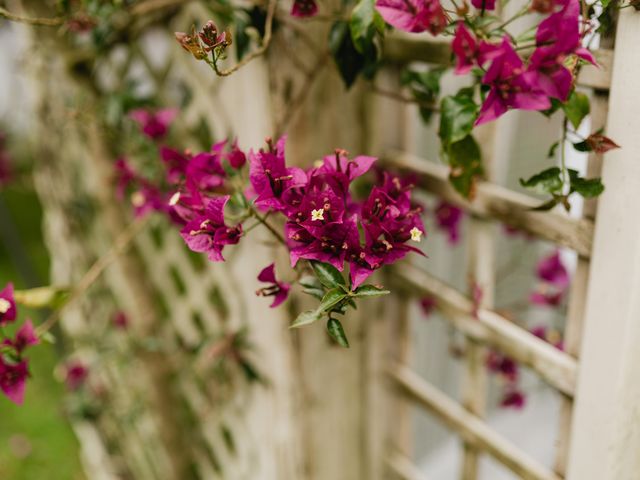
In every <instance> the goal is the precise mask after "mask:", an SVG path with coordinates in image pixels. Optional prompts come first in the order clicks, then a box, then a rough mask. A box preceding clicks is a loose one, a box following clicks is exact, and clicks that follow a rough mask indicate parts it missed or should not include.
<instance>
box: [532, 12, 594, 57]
mask: <svg viewBox="0 0 640 480" xmlns="http://www.w3.org/2000/svg"><path fill="white" fill-rule="evenodd" d="M580 41H581V40H580V1H579V0H567V1H566V3H564V5H563V7H562V9H561V10H560V11H558V12H556V13H554V14H552V15H550V16H549V17H547V18H546V19H545V20H543V21H542V22H541V23H540V25H539V26H538V29H537V31H536V45H537V49H536V51H543V52H545V55H548V54H551V53H554V54H555V55H557V56H566V55H571V54H575V55H577V56H578V57H580V58H582V59H583V60H586V61H587V62H589V63H592V64H594V65H595V64H596V61H595V59H594V58H593V55H592V54H591V52H589V50H587V49H586V48H584V47H583V46H582V45H581V43H580ZM562 58H564V57H560V60H561V59H562Z"/></svg>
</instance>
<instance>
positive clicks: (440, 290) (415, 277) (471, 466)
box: [385, 35, 613, 480]
mask: <svg viewBox="0 0 640 480" xmlns="http://www.w3.org/2000/svg"><path fill="white" fill-rule="evenodd" d="M604 46H605V47H608V48H610V47H611V43H610V42H607V41H606V40H605V41H604ZM449 48H450V47H449V46H448V45H446V44H443V43H436V42H431V41H429V40H424V39H420V40H416V39H415V37H410V36H407V35H398V36H397V37H396V38H395V39H394V40H392V41H391V42H389V43H388V46H387V50H386V52H385V53H386V55H387V57H388V58H390V59H392V60H394V61H395V62H400V63H409V62H414V61H419V62H426V63H431V64H447V63H448V62H449V61H450V57H449V53H448V52H449V50H448V49H449ZM596 55H597V56H598V58H599V61H600V63H601V68H600V69H598V70H597V69H594V68H584V69H583V71H582V73H581V76H580V78H579V84H580V86H581V87H582V88H589V89H592V97H593V100H592V105H594V108H593V109H592V112H591V122H592V129H593V130H594V131H595V130H597V129H598V128H600V127H603V126H604V123H605V118H606V115H607V98H608V97H607V90H608V88H609V85H610V82H611V63H612V58H613V53H612V50H610V49H601V50H600V51H598V52H596ZM480 134H481V135H483V134H484V135H483V138H482V140H481V141H480V143H481V144H482V145H483V150H484V153H485V161H486V158H489V167H488V169H489V171H491V165H490V162H491V158H492V156H493V149H492V142H493V140H492V137H491V134H490V133H489V134H488V135H487V132H481V133H480ZM386 161H387V163H388V164H389V165H391V166H393V167H396V168H399V169H400V170H403V171H405V172H407V173H413V174H416V175H417V177H418V179H419V186H420V187H421V188H422V189H424V191H425V192H427V193H429V194H431V195H436V196H437V197H439V198H442V199H444V200H446V201H448V202H450V203H453V204H456V205H458V206H460V207H462V208H463V209H464V210H465V211H466V212H467V213H468V214H469V215H470V217H471V219H470V232H469V233H470V235H469V239H468V240H469V249H470V255H469V256H470V259H469V260H468V261H469V267H468V269H469V272H470V276H471V278H473V279H474V280H475V281H476V282H478V284H479V285H480V286H481V287H482V289H483V294H484V295H483V299H482V301H481V304H480V309H479V310H478V312H477V314H476V315H474V314H473V313H472V312H473V310H474V304H473V300H472V299H471V297H470V296H469V295H467V294H465V293H463V292H461V291H458V290H457V289H455V288H454V287H452V286H449V285H447V284H446V283H444V282H443V281H441V280H440V279H438V278H436V277H435V276H433V275H432V274H429V273H427V272H426V271H425V270H423V269H422V268H420V267H418V266H414V265H406V266H403V268H401V269H398V270H397V271H396V275H397V277H398V279H400V280H401V281H403V282H405V284H407V285H408V287H409V289H410V290H409V291H411V292H413V294H415V295H417V296H424V295H426V296H430V297H431V298H433V299H435V302H436V308H438V310H440V312H441V314H442V317H443V318H444V319H446V321H447V322H448V323H449V324H450V325H451V326H452V327H453V328H454V329H455V330H456V331H458V332H460V333H462V334H463V335H464V337H465V338H466V339H467V343H466V349H465V362H464V364H465V367H464V368H465V375H464V377H465V378H464V382H463V385H462V389H461V390H462V399H461V403H458V402H456V401H455V400H453V399H451V398H450V397H448V396H447V395H445V394H444V393H442V392H441V391H440V390H438V389H437V388H436V387H435V386H433V385H432V384H431V383H429V382H427V381H426V380H424V379H423V378H422V377H421V376H420V375H418V374H417V373H416V372H415V371H413V370H412V368H411V366H410V354H409V348H408V347H407V346H406V344H407V341H408V340H407V339H408V338H409V336H410V335H411V332H410V329H409V328H408V323H409V320H408V318H407V317H406V314H407V313H406V311H404V312H403V315H404V316H403V317H401V318H400V322H401V324H402V325H405V327H403V332H404V335H405V337H404V339H403V340H402V342H403V343H404V344H405V346H404V347H401V348H399V352H400V353H399V355H397V361H396V363H394V364H393V365H392V366H391V367H390V376H391V378H392V379H393V380H394V381H395V382H396V384H397V385H398V387H399V389H400V392H401V393H402V394H403V395H404V396H405V398H407V400H408V401H409V402H411V403H412V404H415V405H417V406H419V407H421V408H423V409H425V410H426V411H428V412H430V413H431V414H432V415H434V416H435V417H436V418H438V419H439V420H441V421H442V422H443V423H444V424H445V425H446V426H448V427H449V428H450V429H451V430H452V431H453V432H455V433H456V434H457V435H459V437H460V438H461V440H462V441H463V443H464V446H465V448H464V452H463V457H462V458H463V460H462V466H461V469H460V472H461V473H460V478H462V479H463V480H474V479H476V478H478V467H477V456H478V454H480V455H482V454H488V455H490V456H491V457H493V459H494V460H497V461H498V462H499V463H500V464H502V465H503V466H504V467H506V468H508V469H509V470H511V471H512V472H513V473H514V474H516V475H517V476H518V478H526V479H536V480H558V479H561V478H564V475H565V474H566V466H567V455H568V449H569V442H570V438H569V437H570V435H569V433H570V429H571V425H570V423H571V415H572V404H573V398H574V396H575V394H576V388H577V387H576V385H577V372H578V367H579V353H580V352H579V344H580V340H581V332H582V322H583V317H584V304H585V297H586V290H587V284H588V272H589V258H590V256H591V254H592V249H593V234H594V217H595V209H596V206H595V201H587V203H586V205H585V207H584V210H583V215H582V217H581V218H573V217H570V216H568V215H566V214H565V213H563V212H558V211H551V212H539V211H534V210H533V208H534V207H535V206H536V205H537V204H538V201H537V200H535V199H533V198H531V197H529V196H526V195H523V194H520V193H517V192H514V191H511V190H509V189H507V188H504V187H502V186H500V185H497V184H495V183H492V182H491V179H492V177H491V174H489V178H488V181H484V182H480V183H479V184H478V186H477V187H478V188H477V191H476V197H475V199H474V200H473V201H471V202H469V201H466V200H464V199H462V198H461V197H460V196H459V195H458V194H457V193H456V192H455V190H454V189H453V188H452V186H451V185H450V184H449V182H448V174H449V171H448V168H446V167H445V166H444V165H438V164H436V163H434V162H432V161H429V160H428V159H425V158H420V157H417V156H415V155H411V154H409V153H406V152H403V151H392V152H389V153H388V155H387V156H386ZM600 165H601V158H600V156H598V155H596V154H592V155H591V156H590V158H589V163H588V175H589V176H598V175H599V173H600ZM493 222H501V223H503V224H505V225H508V226H510V227H514V228H517V229H519V230H521V231H523V232H527V233H528V234H530V235H531V236H533V237H535V238H539V239H544V240H546V241H549V242H552V243H554V244H556V245H559V246H563V247H567V248H570V249H572V250H574V251H575V252H577V254H578V264H577V269H576V271H575V274H574V276H573V280H572V282H573V283H572V289H571V295H570V301H569V312H568V318H567V321H566V331H565V338H566V341H567V347H566V349H565V350H564V351H560V350H558V349H557V348H556V347H554V346H552V345H550V344H549V343H547V342H545V341H544V340H541V339H539V338H537V337H536V336H534V335H533V334H531V333H530V332H528V331H527V330H525V329H523V328H522V327H520V326H518V325H517V324H516V323H514V322H513V321H512V320H511V319H508V318H505V317H504V316H502V315H501V314H499V313H497V312H496V311H492V310H491V308H492V303H493V295H494V284H495V275H496V273H495V271H494V260H493V257H492V252H493V250H494V246H493V241H494V240H493V238H492V237H493V235H492V231H493V230H492V229H493V226H492V223H493ZM485 347H490V348H492V349H495V350H497V351H499V352H501V353H503V354H505V355H507V356H509V357H511V358H513V359H514V360H515V361H517V362H518V363H520V364H522V365H524V366H527V367H529V368H530V369H531V370H532V371H533V372H535V373H536V374H537V375H538V376H539V377H540V378H541V379H543V380H544V381H545V382H546V383H547V384H548V385H550V386H551V387H552V388H554V389H555V390H557V391H558V392H560V393H561V394H562V412H561V420H560V426H559V435H558V438H559V440H558V443H557V449H556V462H555V466H554V468H553V469H550V468H549V467H547V466H545V465H542V464H541V463H540V462H538V461H537V460H535V459H534V458H532V457H531V456H530V455H529V454H527V453H526V452H524V451H521V450H520V449H519V448H516V447H515V446H514V445H512V444H511V442H510V441H508V440H507V439H506V438H504V437H503V436H502V435H500V434H498V433H497V432H496V431H495V430H494V429H492V428H491V427H490V426H489V425H488V424H487V423H485V421H484V420H483V417H484V410H485V407H484V402H485V400H486V398H485V397H486V395H487V390H486V381H487V380H486V375H487V374H486V367H485V363H484V352H485ZM404 415H405V419H406V416H407V415H408V413H404ZM408 436H410V432H408V431H406V430H405V431H402V432H400V433H399V435H396V439H395V443H396V445H397V450H396V451H394V452H392V453H391V454H390V456H389V457H388V458H387V464H388V467H389V469H390V470H391V471H392V472H393V473H394V475H395V476H397V477H398V478H402V479H405V480H420V479H423V476H422V473H421V472H420V471H419V469H418V468H417V466H416V465H414V464H413V463H412V462H411V460H410V456H411V449H410V447H408V445H409V443H410V442H407V437H408Z"/></svg>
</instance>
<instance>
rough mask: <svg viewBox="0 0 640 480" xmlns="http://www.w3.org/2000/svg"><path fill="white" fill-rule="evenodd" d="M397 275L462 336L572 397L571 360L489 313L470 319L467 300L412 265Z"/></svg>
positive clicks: (574, 369)
mask: <svg viewBox="0 0 640 480" xmlns="http://www.w3.org/2000/svg"><path fill="white" fill-rule="evenodd" d="M396 274H397V275H398V276H399V277H400V278H401V279H403V280H405V281H407V282H409V283H410V284H411V285H412V286H413V287H414V288H415V289H416V290H418V292H420V293H421V294H425V295H429V296H431V297H433V298H434V299H435V301H436V307H437V308H438V309H439V310H441V311H442V312H443V313H444V317H445V318H446V319H447V320H448V321H449V322H451V324H452V325H453V326H454V327H455V328H457V329H458V330H459V331H460V332H462V333H463V334H464V335H466V336H467V337H469V338H471V339H474V340H476V341H478V342H481V343H483V344H486V345H488V346H491V347H493V348H496V349H498V350H500V351H501V352H503V353H504V354H505V355H508V356H509V357H512V358H513V359H514V360H515V361H517V362H520V363H522V364H524V365H526V366H528V367H530V368H531V369H533V370H534V371H535V372H537V373H538V374H539V375H540V377H541V378H542V379H543V380H545V381H546V382H548V383H549V384H550V385H551V386H553V387H554V388H556V389H558V390H560V391H561V392H562V393H564V394H565V395H568V396H573V393H574V391H575V387H576V375H577V363H576V360H575V359H574V358H573V357H571V356H570V355H567V354H566V353H564V352H562V351H560V350H558V349H557V348H556V347H554V346H553V345H550V344H549V343H547V342H545V341H544V340H541V339H540V338H538V337H536V336H535V335H533V334H531V333H529V332H528V331H526V330H524V329H523V328H521V327H519V326H518V325H516V324H514V323H513V322H510V321H509V320H507V319H506V318H504V317H502V316H501V315H499V314H497V313H495V312H493V311H491V310H486V309H482V308H481V309H479V310H478V315H477V318H476V317H474V316H472V314H471V311H472V308H473V303H472V302H471V300H470V299H469V298H467V297H466V296H465V295H463V294H462V293H460V292H459V291H458V290H456V289H455V288H453V287H451V286H449V285H447V284H446V283H444V282H442V281H440V280H438V279H436V278H435V277H433V276H432V275H430V274H429V273H427V272H425V271H423V270H421V269H419V268H417V267H415V266H412V265H411V264H407V263H405V264H403V265H402V268H401V269H398V270H396Z"/></svg>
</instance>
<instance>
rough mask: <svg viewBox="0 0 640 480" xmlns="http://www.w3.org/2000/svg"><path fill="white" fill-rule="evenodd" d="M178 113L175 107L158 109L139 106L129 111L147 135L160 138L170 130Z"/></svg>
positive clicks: (156, 138) (130, 115)
mask: <svg viewBox="0 0 640 480" xmlns="http://www.w3.org/2000/svg"><path fill="white" fill-rule="evenodd" d="M177 115H178V110H176V109H175V108H164V109H162V110H158V111H155V112H154V111H152V110H147V109H144V108H138V109H135V110H132V111H131V112H129V117H130V118H131V119H132V120H133V121H134V122H136V123H137V124H138V126H139V127H140V129H141V130H142V133H144V134H145V135H146V136H147V137H149V138H151V139H153V140H158V139H161V138H163V137H164V136H165V135H166V134H167V132H168V131H169V126H170V125H171V123H172V122H173V120H174V119H175V118H176V116H177Z"/></svg>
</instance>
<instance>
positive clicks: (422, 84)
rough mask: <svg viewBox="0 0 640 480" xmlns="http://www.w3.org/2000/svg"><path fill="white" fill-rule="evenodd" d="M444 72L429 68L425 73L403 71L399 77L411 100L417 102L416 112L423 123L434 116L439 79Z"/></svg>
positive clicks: (440, 69) (440, 68)
mask: <svg viewBox="0 0 640 480" xmlns="http://www.w3.org/2000/svg"><path fill="white" fill-rule="evenodd" d="M445 71H446V69H445V68H444V67H438V68H431V69H429V70H425V71H415V70H410V69H405V70H403V71H402V73H401V75H400V82H401V83H402V85H404V86H408V87H409V89H410V90H411V93H412V95H413V98H414V99H415V100H416V101H417V102H419V105H418V110H419V112H420V116H421V117H422V120H423V121H424V122H429V121H430V120H431V117H432V116H433V114H434V111H435V109H434V108H429V107H428V106H427V105H433V106H434V107H435V105H436V100H437V98H438V95H440V79H441V78H442V74H443V73H444V72H445Z"/></svg>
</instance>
